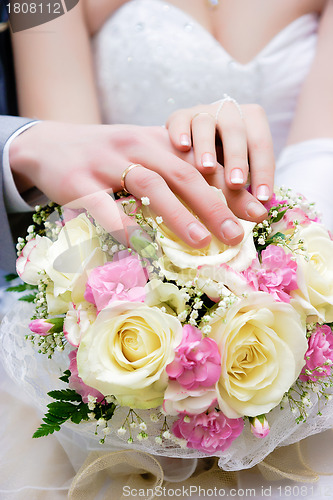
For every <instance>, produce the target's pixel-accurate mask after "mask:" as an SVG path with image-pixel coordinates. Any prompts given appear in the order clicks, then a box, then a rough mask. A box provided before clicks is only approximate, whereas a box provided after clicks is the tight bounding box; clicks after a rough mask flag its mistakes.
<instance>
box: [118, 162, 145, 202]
mask: <svg viewBox="0 0 333 500" xmlns="http://www.w3.org/2000/svg"><path fill="white" fill-rule="evenodd" d="M135 167H142V165H140V163H131V164H130V165H128V167H127V168H125V170H124V171H123V173H122V174H121V179H120V185H121V187H122V189H123V191H125V193H126V194H130V192H129V191H128V190H127V189H126V184H125V181H126V175H127V174H128V172H130V171H131V170H132V169H133V168H135Z"/></svg>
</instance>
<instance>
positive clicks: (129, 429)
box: [117, 408, 148, 444]
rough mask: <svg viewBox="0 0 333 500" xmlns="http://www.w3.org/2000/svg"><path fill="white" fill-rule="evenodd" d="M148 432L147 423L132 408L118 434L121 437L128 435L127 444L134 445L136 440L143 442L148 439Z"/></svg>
mask: <svg viewBox="0 0 333 500" xmlns="http://www.w3.org/2000/svg"><path fill="white" fill-rule="evenodd" d="M134 429H137V430H138V431H139V432H138V434H137V435H136V436H134V437H133V430H134ZM146 430H147V425H146V423H145V421H144V420H143V419H142V418H141V417H140V415H138V413H137V412H136V411H135V410H133V408H130V409H129V411H128V413H127V415H126V418H125V420H124V422H123V424H122V425H121V427H119V429H118V431H117V433H118V435H119V436H125V435H126V434H127V433H128V435H129V437H128V439H127V442H128V443H129V444H130V443H133V442H134V439H137V440H138V441H143V440H146V439H148V434H147V432H146Z"/></svg>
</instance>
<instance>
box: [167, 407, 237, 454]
mask: <svg viewBox="0 0 333 500" xmlns="http://www.w3.org/2000/svg"><path fill="white" fill-rule="evenodd" d="M243 427H244V422H243V419H241V418H234V419H231V418H227V417H226V416H225V415H224V414H223V413H222V412H221V411H216V410H214V409H212V410H211V411H209V412H206V413H201V414H200V415H181V416H180V417H179V419H178V420H176V422H174V424H173V427H172V432H173V433H174V435H175V436H176V437H177V438H180V439H185V440H186V441H187V447H188V448H194V449H195V450H200V451H203V452H205V453H216V452H217V451H225V450H227V449H228V448H229V446H230V445H231V443H232V442H233V441H234V440H235V439H236V438H237V437H238V436H239V435H240V434H241V433H242V431H243Z"/></svg>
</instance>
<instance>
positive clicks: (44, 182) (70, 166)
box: [10, 122, 267, 248]
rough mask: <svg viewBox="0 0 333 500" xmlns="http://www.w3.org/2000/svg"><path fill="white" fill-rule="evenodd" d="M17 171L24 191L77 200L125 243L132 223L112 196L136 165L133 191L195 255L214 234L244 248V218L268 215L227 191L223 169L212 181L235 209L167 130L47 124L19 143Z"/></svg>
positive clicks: (129, 184) (242, 194)
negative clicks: (129, 167) (36, 191)
mask: <svg viewBox="0 0 333 500" xmlns="http://www.w3.org/2000/svg"><path fill="white" fill-rule="evenodd" d="M10 164H11V168H12V171H13V174H14V177H15V180H16V182H17V185H18V186H19V187H20V186H21V190H24V189H25V188H29V187H32V186H36V187H37V188H39V189H40V190H41V191H42V192H44V193H45V195H46V196H48V197H49V198H50V199H51V200H53V201H55V202H56V203H58V204H60V205H66V204H69V203H73V201H76V205H75V206H77V207H78V206H79V205H81V207H82V208H86V209H88V210H89V212H90V213H91V214H92V215H93V216H94V217H95V218H96V220H97V221H98V222H99V223H100V224H101V225H102V226H103V227H105V229H106V230H108V231H109V232H111V233H114V234H115V233H117V234H118V235H120V234H121V233H123V237H120V238H118V239H120V240H122V242H123V243H126V242H127V241H128V234H127V233H128V232H129V231H132V230H133V218H129V217H127V216H124V214H123V213H122V210H121V209H120V208H119V204H117V203H115V201H114V199H113V198H112V197H111V196H109V193H110V192H111V193H112V192H117V191H119V190H121V189H122V185H121V178H122V174H123V172H124V171H125V170H126V169H127V167H128V166H129V165H130V164H139V166H136V168H133V169H131V170H129V171H128V173H127V175H126V179H125V182H126V189H127V190H128V191H129V192H130V193H131V194H133V195H134V196H135V197H136V198H138V199H140V198H142V197H148V198H149V199H150V204H151V208H152V210H153V211H154V213H155V214H156V215H159V216H162V218H163V220H164V222H165V223H166V225H167V226H168V227H169V228H170V230H172V231H173V232H174V233H175V234H176V235H177V236H178V237H180V238H181V239H182V240H183V241H184V242H185V243H187V244H188V245H190V246H192V247H194V248H202V247H204V246H206V245H207V244H208V243H209V241H210V240H211V233H213V234H214V235H215V236H216V237H217V238H219V239H220V240H222V241H223V242H225V243H226V244H229V245H235V244H238V243H239V242H240V241H241V240H242V238H243V229H242V226H241V224H240V223H239V221H238V219H237V217H241V218H244V219H247V220H251V221H259V220H263V219H264V217H265V216H266V215H267V212H266V210H265V209H264V207H263V206H262V205H261V203H259V202H258V201H257V200H256V199H255V198H254V197H253V196H252V195H251V194H250V193H248V192H247V191H246V190H244V189H243V190H240V191H237V192H235V191H231V190H229V189H228V188H226V186H225V185H224V181H223V175H220V174H219V169H217V171H216V172H215V174H212V176H211V179H209V181H210V182H211V183H213V184H215V185H217V186H218V187H220V188H222V189H223V191H224V193H225V196H226V198H227V202H228V204H229V207H230V208H228V207H227V206H226V204H224V203H223V202H222V201H221V199H220V197H219V196H218V194H217V193H216V192H214V191H213V190H212V189H211V187H210V186H209V184H208V182H207V181H206V180H205V178H204V177H203V176H202V175H201V174H200V172H198V170H197V169H196V168H195V166H193V164H194V158H193V155H192V153H191V152H189V153H181V152H179V151H177V150H176V149H175V148H174V147H173V146H172V145H171V143H170V140H169V136H168V132H167V131H166V130H165V129H163V128H162V127H139V126H134V125H72V124H63V123H57V122H40V123H38V124H36V125H34V126H33V127H31V128H30V129H28V130H26V131H25V132H24V133H22V134H21V135H19V136H18V137H17V138H16V139H15V140H14V141H13V142H12V144H11V147H10ZM220 168H222V167H220ZM220 173H222V171H221V170H220ZM180 199H181V200H182V201H183V202H184V203H185V204H186V206H187V207H188V208H186V207H185V206H184V205H183V203H181V201H180ZM77 200H79V202H78V201H77ZM234 214H236V215H237V217H236V215H234ZM253 214H254V215H253ZM125 235H126V237H125Z"/></svg>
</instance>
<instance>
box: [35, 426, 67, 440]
mask: <svg viewBox="0 0 333 500" xmlns="http://www.w3.org/2000/svg"><path fill="white" fill-rule="evenodd" d="M59 430H60V427H59V425H58V426H54V427H53V426H50V425H47V424H42V425H41V426H40V427H39V428H38V429H37V430H36V432H35V433H34V434H33V436H32V437H33V438H39V437H43V436H48V435H49V434H53V433H54V431H59Z"/></svg>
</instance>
